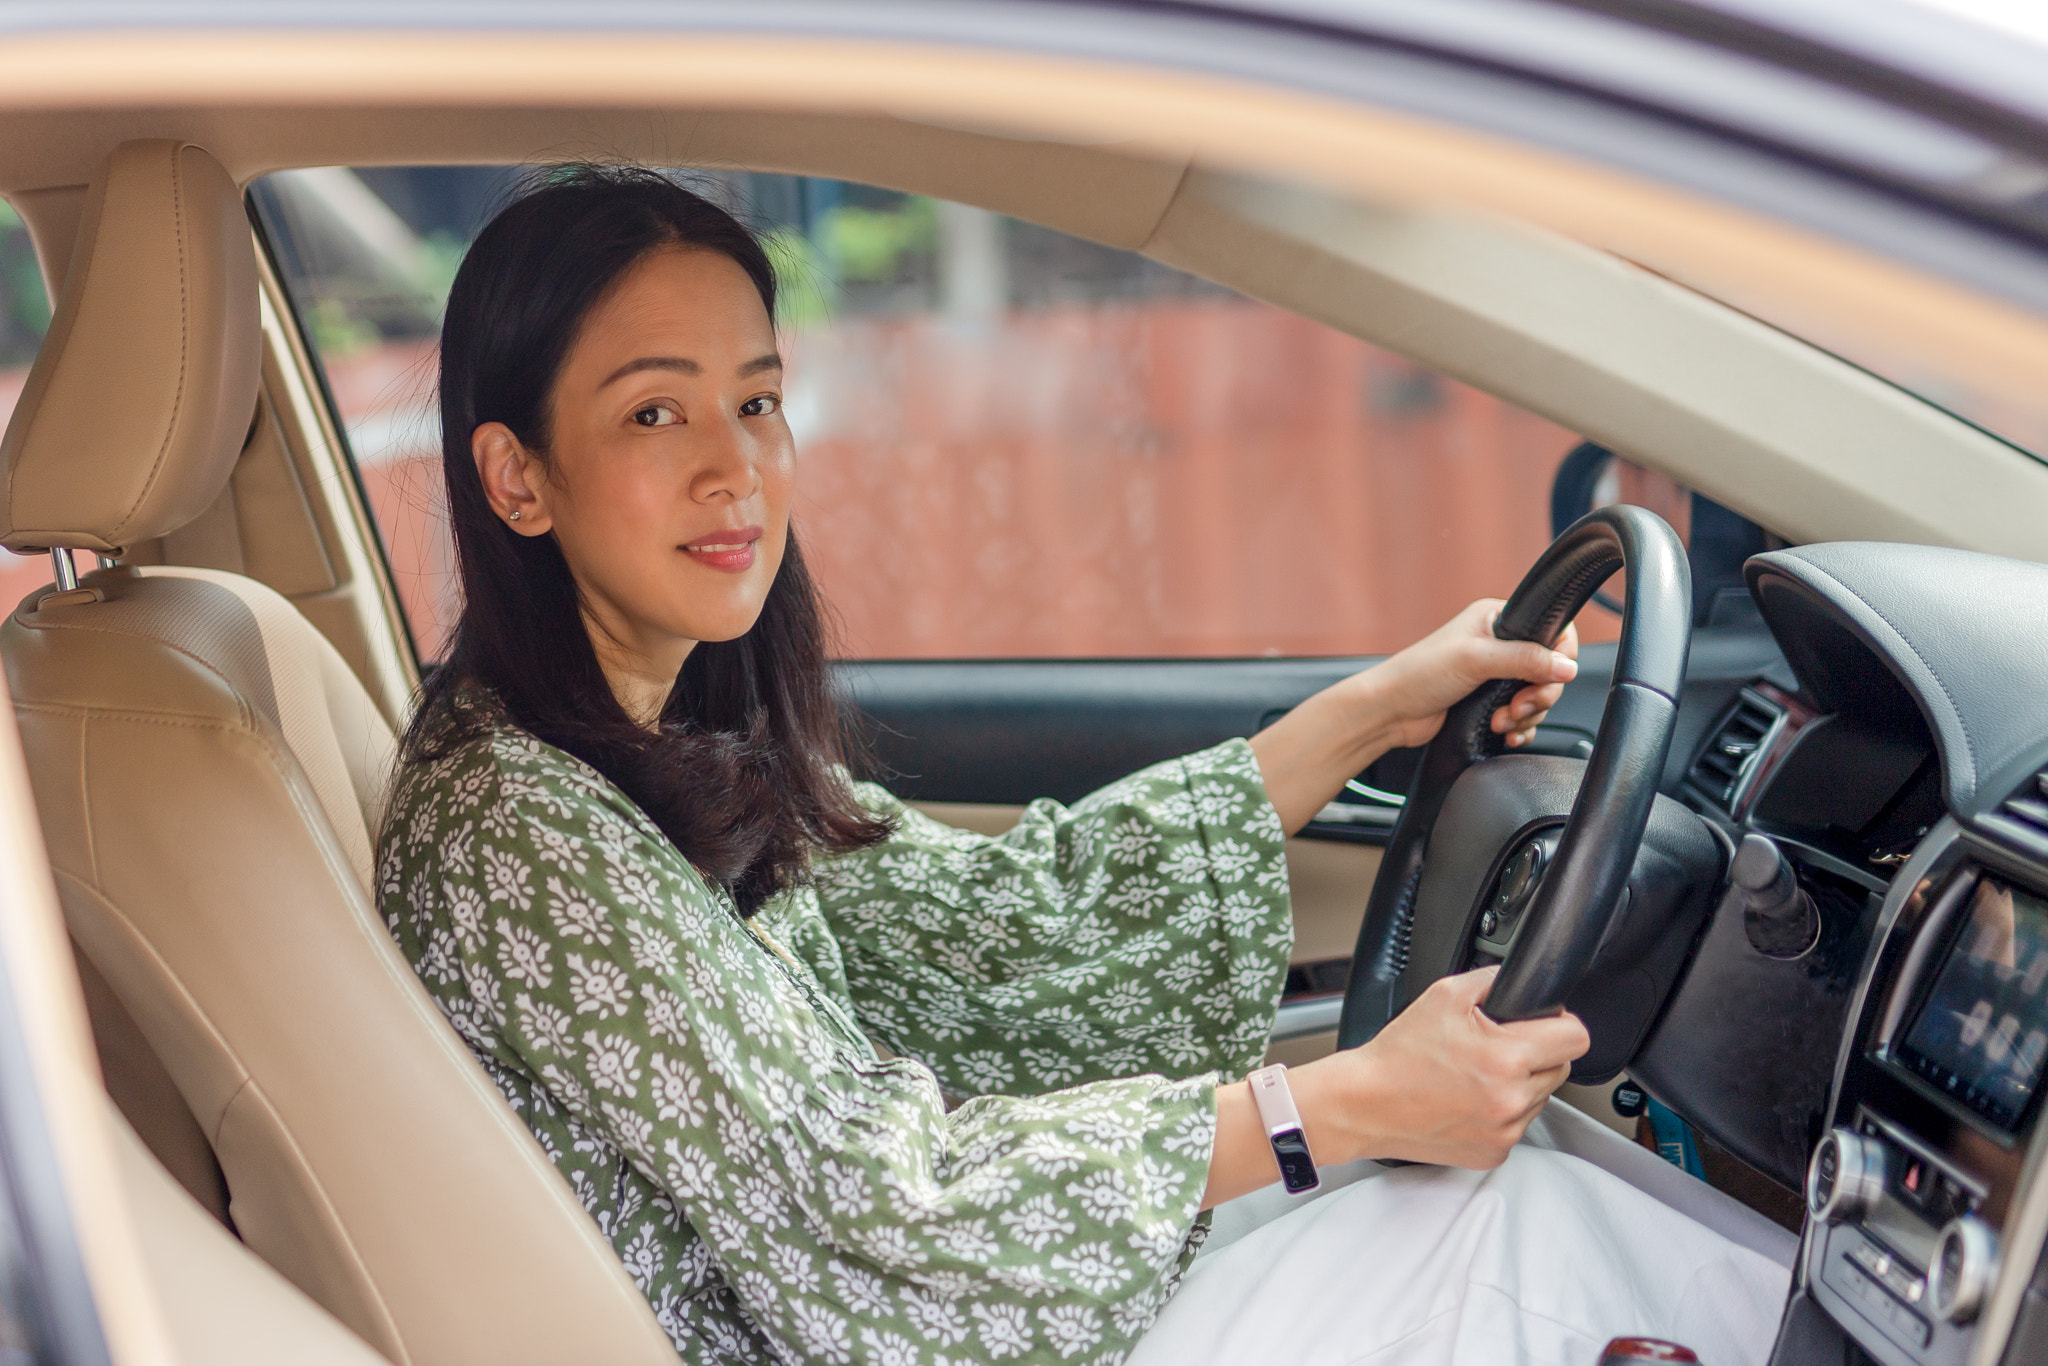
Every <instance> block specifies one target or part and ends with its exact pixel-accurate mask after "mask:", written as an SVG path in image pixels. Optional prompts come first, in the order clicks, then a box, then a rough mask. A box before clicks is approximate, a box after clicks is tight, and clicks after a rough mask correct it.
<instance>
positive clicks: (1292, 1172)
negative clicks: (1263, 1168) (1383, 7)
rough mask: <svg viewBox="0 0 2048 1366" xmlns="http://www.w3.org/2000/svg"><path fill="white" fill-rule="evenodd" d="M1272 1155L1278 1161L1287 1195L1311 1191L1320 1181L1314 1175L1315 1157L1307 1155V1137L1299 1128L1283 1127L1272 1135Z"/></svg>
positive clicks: (1281, 1179)
mask: <svg viewBox="0 0 2048 1366" xmlns="http://www.w3.org/2000/svg"><path fill="white" fill-rule="evenodd" d="M1273 1156H1274V1157H1276V1158H1278V1159H1279V1161H1280V1181H1281V1184H1283V1185H1285V1186H1286V1187H1287V1193H1288V1194H1289V1195H1299V1194H1301V1193H1302V1192H1303V1191H1312V1190H1314V1189H1315V1188H1316V1187H1317V1186H1318V1185H1320V1184H1321V1182H1320V1181H1319V1180H1318V1178H1317V1177H1316V1164H1315V1159H1314V1158H1312V1157H1310V1156H1309V1155H1308V1139H1307V1138H1305V1137H1303V1136H1302V1132H1301V1130H1299V1129H1283V1130H1281V1131H1280V1132H1279V1133H1277V1134H1274V1135H1273Z"/></svg>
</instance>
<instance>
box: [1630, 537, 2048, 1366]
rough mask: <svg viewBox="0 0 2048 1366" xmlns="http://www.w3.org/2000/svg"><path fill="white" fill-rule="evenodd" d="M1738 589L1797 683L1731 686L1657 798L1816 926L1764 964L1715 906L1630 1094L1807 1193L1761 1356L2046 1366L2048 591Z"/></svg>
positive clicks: (1896, 563)
mask: <svg viewBox="0 0 2048 1366" xmlns="http://www.w3.org/2000/svg"><path fill="white" fill-rule="evenodd" d="M1747 574H1748V579H1749V585H1750V589H1751V593H1752V596H1753V597H1754V598H1755V600H1756V602H1757V604H1758V607H1759V609H1760V611H1761V612H1762V614H1763V616H1764V619H1765V622H1766V624H1767V625H1768V626H1769V627H1770V629H1771V632H1772V634H1773V636H1774V637H1775V638H1776V640H1777V642H1778V644H1779V647H1780V648H1781V650H1782V651H1783V653H1784V655H1785V659H1786V662H1787V664H1788V665H1789V666H1790V668H1791V671H1792V673H1793V675H1794V676H1795V677H1796V679H1797V686H1796V687H1794V688H1786V687H1783V686H1780V685H1779V684H1776V683H1773V682H1771V681H1770V680H1768V679H1765V678H1758V679H1756V680H1753V681H1752V682H1751V683H1750V684H1749V685H1748V686H1746V687H1743V688H1742V689H1740V691H1739V692H1738V694H1737V696H1736V697H1735V699H1734V701H1733V702H1732V703H1731V704H1729V705H1728V706H1727V707H1726V709H1725V710H1724V711H1723V713H1722V715H1721V716H1720V717H1719V718H1718V719H1717V720H1716V721H1715V722H1714V724H1713V725H1712V726H1711V727H1710V728H1709V729H1708V731H1707V734H1706V738H1705V740H1704V741H1703V742H1702V743H1701V744H1700V745H1699V746H1698V747H1697V748H1696V750H1695V751H1694V753H1693V754H1692V755H1691V756H1690V758H1689V762H1688V763H1687V765H1686V767H1685V770H1684V774H1683V777H1682V779H1681V781H1680V784H1679V796H1680V798H1681V800H1683V801H1684V802H1685V803H1686V805H1688V806H1690V807H1691V808H1692V809H1693V810H1694V812H1695V813H1697V814H1698V815H1699V816H1701V817H1702V818H1703V819H1705V820H1706V821H1708V822H1709V823H1710V824H1711V825H1713V826H1714V827H1715V828H1716V829H1717V830H1718V831H1720V832H1721V833H1722V834H1723V835H1724V836H1726V837H1727V839H1728V841H1729V842H1730V846H1731V847H1733V846H1734V845H1736V844H1740V843H1741V842H1742V841H1743V840H1744V839H1745V837H1748V836H1758V835H1760V836H1766V837H1768V838H1769V840H1771V841H1772V842H1773V843H1774V844H1775V845H1776V847H1777V849H1778V850H1779V851H1780V853H1781V855H1782V858H1783V860H1784V862H1785V863H1786V864H1787V865H1789V867H1790V869H1791V870H1792V873H1793V875H1794V877H1795V879H1796V885H1797V888H1798V891H1799V893H1800V894H1801V895H1802V896H1803V897H1805V898H1807V899H1809V900H1810V902H1811V905H1812V907H1813V910H1814V912H1815V913H1816V914H1817V916H1818V919H1819V927H1818V930H1817V933H1816V934H1815V935H1814V936H1813V937H1812V938H1811V941H1810V947H1807V948H1805V949H1804V951H1800V952H1794V953H1791V954H1780V955H1777V956H1773V955H1772V954H1769V953H1765V952H1761V951H1760V950H1759V948H1758V943H1759V942H1760V941H1758V940H1757V937H1756V934H1755V928H1754V925H1753V924H1746V923H1745V919H1744V911H1743V908H1742V904H1741V898H1740V896H1739V894H1738V893H1739V889H1735V888H1731V889H1730V891H1729V892H1728V893H1727V894H1726V896H1725V897H1724V899H1723V901H1722V904H1721V905H1720V906H1719V907H1717V909H1716V911H1715V913H1714V914H1713V915H1712V917H1711V918H1710V919H1709V921H1708V923H1707V926H1706V928H1705V929H1704V930H1703V931H1702V933H1701V936H1700V940H1699V943H1698V945H1697V946H1696V948H1695V950H1694V954H1693V959H1692V961H1691V964H1690V965H1689V967H1688V969H1687V972H1686V976H1685V977H1684V979H1683V980H1682V981H1681V982H1680V983H1679V985H1678V986H1677V988H1676V989H1675V990H1674V991H1673V993H1672V995H1671V997H1670V999H1669V1000H1668V1001H1667V1003H1666V1006H1665V1008H1664V1010H1663V1012H1662V1014H1661V1016H1660V1018H1659V1021H1658V1023H1657V1025H1656V1026H1655V1028H1654V1029H1653V1031H1652V1032H1651V1034H1650V1035H1649V1037H1648V1038H1647V1040H1646V1041H1645V1043H1644V1045H1643V1047H1642V1048H1641V1050H1640V1052H1639V1054H1638V1056H1637V1057H1636V1058H1635V1060H1634V1061H1632V1062H1631V1064H1630V1072H1631V1073H1632V1075H1633V1076H1634V1077H1635V1078H1636V1079H1637V1080H1638V1081H1640V1082H1642V1083H1643V1084H1644V1085H1645V1086H1646V1087H1648V1088H1649V1089H1650V1090H1651V1092H1652V1093H1653V1094H1656V1095H1658V1096H1659V1097H1660V1098H1661V1099H1663V1100H1664V1101H1665V1102H1666V1103H1667V1104H1669V1105H1671V1106H1672V1107H1673V1108H1674V1109H1677V1110H1679V1111H1680V1113H1682V1114H1684V1115H1685V1117H1686V1118H1687V1119H1689V1120H1691V1121H1692V1122H1693V1123H1694V1124H1695V1126H1696V1127H1698V1128H1699V1129H1700V1130H1701V1131H1702V1132H1704V1133H1705V1134H1706V1135H1707V1136H1708V1137H1709V1138H1710V1139H1712V1140H1713V1141H1714V1142H1715V1143H1717V1144H1719V1145H1720V1146H1722V1147H1724V1148H1726V1149H1727V1150H1728V1151H1730V1152H1732V1153H1733V1154H1734V1155H1735V1156H1736V1157H1738V1158H1740V1159H1741V1160H1742V1161H1744V1162H1745V1163H1747V1164H1748V1165H1750V1166H1751V1167H1754V1168H1756V1169H1757V1170H1758V1171H1761V1172H1763V1173H1764V1174H1765V1175H1767V1176H1770V1177H1772V1178H1773V1179H1774V1180H1776V1181H1778V1182H1779V1183H1780V1184H1781V1185H1785V1186H1789V1187H1794V1188H1798V1189H1802V1190H1803V1192H1804V1195H1805V1198H1806V1207H1807V1215H1806V1220H1805V1228H1804V1236H1803V1239H1802V1243H1801V1250H1800V1260H1799V1266H1798V1271H1797V1278H1796V1281H1795V1294H1794V1298H1793V1302H1792V1306H1791V1309H1790V1310H1789V1311H1788V1316H1787V1320H1786V1325H1785V1329H1784V1336H1783V1337H1782V1339H1781V1341H1780V1344H1779V1349H1778V1354H1777V1356H1776V1357H1775V1358H1774V1361H1775V1362H1778V1363H1782V1364H1783V1366H1791V1364H1792V1363H1799V1362H1805V1361H1809V1360H1828V1361H1857V1360H1866V1359H1867V1360H1872V1361H1877V1362H1882V1363H1886V1366H1921V1363H1955V1364H1956V1366H1964V1363H1971V1364H1972V1366H1990V1363H1992V1362H1997V1361H2003V1362H2014V1363H2016V1362H2019V1361H2034V1360H2048V1268H2044V1267H2043V1265H2042V1247H2043V1243H2044V1239H2048V1122H2044V1120H2043V1117H2042V1110H2043V1102H2042V1091H2043V1089H2044V1079H2048V630H2044V629H2043V625H2042V623H2044V622H2048V567H2044V566H2041V565H2034V564H2025V563H2021V562H2017V561H2010V560H2000V559H1995V558H1993V557H1989V556H1980V555H1971V554H1967V553H1965V552H1960V551H1948V550H1939V549H1934V548H1930V547H1914V546H1893V545H1862V544H1839V545H1819V546H1807V547H1801V548H1798V549H1794V550H1787V551H1776V552H1772V553H1770V554H1767V555H1763V556H1759V557H1757V558H1755V559H1753V560H1751V561H1750V563H1749V566H1748V570H1747ZM1997 1344H2009V1345H2008V1346H2007V1347H2006V1348H2005V1350H2004V1353H2003V1355H2002V1356H2001V1355H1997V1354H1996V1345H1997Z"/></svg>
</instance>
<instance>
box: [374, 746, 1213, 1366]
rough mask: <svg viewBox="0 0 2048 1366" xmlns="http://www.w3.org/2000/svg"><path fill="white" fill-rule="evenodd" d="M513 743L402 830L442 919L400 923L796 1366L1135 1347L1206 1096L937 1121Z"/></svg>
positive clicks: (798, 981)
mask: <svg viewBox="0 0 2048 1366" xmlns="http://www.w3.org/2000/svg"><path fill="white" fill-rule="evenodd" d="M518 743H520V742H506V741H500V742H499V749H500V753H499V754H498V756H497V762H496V764H495V765H494V767H493V768H492V770H491V772H490V773H489V774H487V775H485V776H484V777H482V778H476V779H473V780H461V781H457V782H456V783H455V784H454V785H453V786H454V787H455V789H456V790H457V791H458V792H460V793H464V794H466V796H464V797H463V798H462V799H461V800H460V801H458V802H457V803H454V804H451V806H450V807H449V808H448V809H447V810H446V811H445V812H444V813H442V814H438V815H436V814H433V813H429V812H426V811H425V809H424V808H423V809H422V814H421V815H419V816H418V817H416V818H415V820H414V821H413V822H412V825H411V827H410V828H409V829H407V830H406V831H405V832H404V833H403V834H402V835H401V836H400V838H401V839H402V840H403V841H405V842H407V843H408V844H409V845H410V846H411V849H410V851H409V852H408V851H406V850H401V854H400V861H401V862H402V863H404V864H406V865H408V866H411V867H414V868H422V867H428V866H431V867H432V868H433V869H434V876H435V877H436V878H437V879H438V881H439V886H438V887H437V888H434V889H432V891H429V890H428V889H426V888H424V887H422V888H417V889H415V890H414V891H413V892H412V893H410V894H409V896H408V899H412V898H413V897H419V898H421V899H424V900H428V901H432V902H434V903H435V904H438V905H440V906H442V907H445V908H446V913H445V920H446V922H447V923H445V924H444V923H442V921H443V919H444V917H443V916H436V917H434V918H433V919H432V920H431V921H424V920H422V919H420V918H415V919H413V920H412V921H411V922H410V923H409V924H404V925H400V926H399V927H398V928H399V929H400V933H401V937H403V936H404V935H406V934H414V935H424V936H425V937H426V938H427V940H428V941H429V942H426V943H423V944H420V945H411V946H408V953H409V955H410V956H412V957H413V958H414V960H415V962H417V963H420V964H422V965H423V966H422V974H423V977H424V978H425V979H426V982H427V985H428V987H429V990H430V991H433V992H434V993H435V994H436V995H437V996H440V997H442V998H443V1000H444V1009H449V1011H450V1014H451V1015H452V1016H454V1017H455V1019H456V1023H457V1026H458V1028H461V1029H463V1032H464V1033H465V1034H467V1035H468V1036H469V1037H470V1038H471V1040H472V1042H473V1043H475V1044H476V1045H477V1046H479V1047H481V1048H483V1049H485V1050H486V1051H487V1052H489V1053H491V1054H493V1055H494V1056H495V1057H496V1059H497V1060H498V1061H499V1062H501V1063H504V1064H505V1065H508V1066H511V1067H515V1068H518V1069H520V1070H521V1071H522V1072H524V1073H526V1074H528V1075H531V1076H533V1077H536V1078H537V1079H538V1080H539V1082H540V1083H541V1085H542V1086H543V1087H544V1088H545V1089H546V1090H547V1091H548V1092H549V1094H550V1095H551V1096H552V1097H553V1098H554V1099H555V1100H556V1101H557V1102H559V1103H560V1104H561V1105H563V1106H564V1107H566V1108H567V1109H568V1110H569V1111H571V1112H572V1113H573V1114H574V1115H575V1116H576V1117H577V1119H578V1120H579V1121H580V1122H582V1123H583V1124H585V1125H586V1126H588V1127H590V1128H592V1129H593V1130H595V1131H596V1132H598V1133H601V1134H602V1135H604V1136H605V1137H606V1138H607V1139H609V1140H610V1141H611V1142H612V1143H614V1144H615V1145H617V1147H618V1148H619V1149H620V1150H621V1151H622V1152H623V1153H624V1154H625V1156H626V1158H627V1160H628V1161H630V1162H631V1163H632V1164H633V1165H634V1167H635V1168H636V1169H638V1170H639V1171H640V1173H641V1174H642V1175H644V1176H645V1177H646V1178H648V1179H649V1180H650V1181H652V1182H654V1183H655V1184H656V1185H657V1186H659V1187H661V1188H662V1189H663V1190H665V1191H666V1192H667V1193H668V1194H669V1195H670V1196H671V1197H672V1198H673V1199H674V1200H675V1202H676V1203H677V1205H678V1206H679V1207H680V1209H681V1210H682V1212H683V1214H684V1216H685V1217H686V1218H687V1219H688V1220H689V1222H690V1224H691V1226H692V1227H694V1228H695V1229H696V1230H697V1232H698V1233H699V1234H700V1235H701V1236H702V1237H703V1238H704V1239H705V1240H706V1242H707V1243H708V1245H709V1247H710V1249H711V1252H712V1256H713V1257H714V1259H715V1260H716V1262H717V1264H718V1266H719V1268H720V1269H721V1271H722V1272H723V1273H724V1275H725V1277H726V1280H727V1281H728V1283H729V1284H730V1285H731V1287H732V1288H733V1291H734V1293H735V1294H736V1295H737V1296H738V1298H739V1300H740V1302H741V1304H742V1305H743V1306H744V1308H745V1310H746V1312H747V1314H748V1316H749V1317H750V1318H751V1319H752V1320H753V1322H754V1323H755V1324H756V1326H758V1327H759V1328H760V1329H761V1330H762V1331H763V1332H764V1333H765V1334H767V1335H768V1337H769V1338H770V1339H771V1341H773V1342H774V1344H775V1345H776V1346H777V1348H778V1350H779V1352H780V1353H782V1354H783V1355H785V1356H787V1357H788V1358H790V1359H801V1360H804V1361H813V1362H829V1363H854V1362H872V1361H902V1362H930V1363H934V1364H935V1366H936V1363H941V1362H945V1361H954V1362H959V1361H965V1360H1006V1361H1007V1360H1016V1361H1023V1362H1072V1361H1075V1360H1077V1359H1078V1360H1080V1361H1092V1360H1095V1359H1097V1358H1098V1357H1100V1356H1103V1355H1110V1356H1115V1355H1120V1354H1121V1352H1122V1350H1123V1349H1124V1348H1126V1347H1127V1346H1128V1345H1129V1343H1130V1341H1131V1340H1132V1339H1133V1338H1134V1337H1135V1336H1136V1335H1137V1334H1138V1333H1139V1332H1141V1331H1142V1330H1143V1329H1144V1327H1145V1326H1147V1325H1148V1324H1149V1323H1150V1321H1151V1319H1152V1318H1153V1317H1154V1315H1155V1314H1156V1313H1157V1310H1158V1306H1159V1305H1160V1304H1161V1303H1162V1302H1163V1301H1164V1299H1165V1297H1166V1295H1167V1294H1168V1293H1169V1291H1170V1289H1171V1287H1172V1285H1173V1283H1174V1281H1175V1280H1176V1279H1177V1277H1178V1275H1179V1272H1180V1270H1181V1269H1182V1268H1183V1267H1184V1265H1185V1262H1186V1260H1187V1258H1188V1257H1189V1256H1191V1255H1192V1252H1191V1243H1190V1239H1189V1232H1190V1229H1191V1227H1192V1226H1193V1225H1194V1224H1195V1222H1196V1215H1197V1212H1198V1209H1199V1206H1200V1203H1201V1196H1202V1190H1203V1186H1204V1183H1205V1180H1206V1174H1207V1168H1208V1162H1209V1155H1210V1150H1211V1147H1212V1144H1213V1139H1214V1129H1215V1106H1214V1099H1213V1094H1212V1090H1211V1088H1212V1086H1213V1085H1214V1084H1215V1082H1216V1081H1217V1080H1218V1078H1216V1077H1204V1076H1196V1077H1191V1078H1187V1079H1184V1080H1167V1079H1165V1078H1162V1077H1157V1076H1151V1077H1134V1078H1128V1079H1125V1080H1120V1081H1104V1082H1098V1083H1095V1084H1091V1085H1087V1086H1081V1087H1076V1088H1073V1089H1070V1090H1066V1091H1061V1092H1058V1093H1055V1094H1049V1095H1043V1096H1037V1097H1033V1098H1022V1099H1018V1098H1003V1097H987V1098H983V1099H978V1100H973V1101H970V1102H968V1103H967V1104H965V1105H962V1106H960V1107H959V1108H958V1109H956V1110H954V1111H952V1112H951V1113H948V1112H947V1110H946V1106H945V1101H944V1099H943V1097H942V1094H941V1092H940V1088H939V1085H938V1083H937V1081H936V1080H935V1078H934V1077H933V1075H932V1073H931V1071H930V1070H929V1069H928V1068H926V1067H925V1066H923V1065H922V1064H920V1063H918V1062H915V1061H913V1060H910V1059H907V1058H891V1059H882V1058H879V1057H877V1056H876V1055H875V1053H874V1051H873V1050H872V1048H870V1047H869V1046H868V1045H867V1044H866V1042H865V1041H864V1040H862V1039H861V1038H860V1036H859V1034H858V1032H857V1031H855V1030H853V1029H852V1028H851V1026H848V1025H843V1024H840V1023H838V1022H837V1020H836V1019H835V1010H836V1007H835V1006H834V1005H833V1003H832V1002H831V1000H830V998H829V996H827V995H826V994H825V993H824V992H823V991H822V989H821V988H820V987H819V985H818V984H817V982H816V981H815V979H814V978H813V977H812V976H811V975H810V974H809V973H807V972H805V971H804V970H803V969H802V968H801V967H799V966H798V965H797V964H796V963H795V962H794V961H792V960H786V959H784V958H783V957H781V956H779V955H778V954H776V953H775V952H774V951H772V948H771V947H770V946H768V945H764V944H763V943H762V942H761V941H760V940H758V939H757V938H756V937H755V936H754V934H753V933H752V932H751V931H750V930H749V929H748V927H747V926H746V925H744V924H743V923H742V922H741V921H740V920H739V919H738V917H737V916H736V915H735V914H734V913H733V911H732V910H731V908H730V906H729V904H728V903H726V902H725V901H723V899H722V898H719V897H716V896H714V895H713V894H712V893H711V892H710V891H709V890H708V889H707V888H706V886H705V885H704V884H703V882H702V881H701V880H700V879H699V878H698V877H697V876H696V875H695V873H694V872H693V871H692V870H691V869H690V868H689V867H688V865H687V864H685V863H684V862H683V861H682V860H681V858H680V857H678V856H677V855H676V853H675V851H674V849H673V847H672V846H669V845H668V844H667V843H666V841H664V840H662V839H661V838H660V836H659V832H658V831H655V830H654V828H653V827H652V826H651V824H649V823H648V822H647V821H646V818H645V817H644V816H643V815H642V814H641V813H639V812H638V811H637V809H635V808H633V807H632V806H631V804H630V803H629V802H627V801H626V800H625V799H624V798H623V797H621V796H619V795H618V794H617V793H616V792H614V791H611V790H610V789H609V788H607V787H605V786H604V785H602V784H600V783H598V782H597V781H595V780H594V779H592V780H590V781H588V782H584V783H581V784H580V785H574V786H572V785H569V784H565V783H563V782H561V781H560V780H559V778H557V779H555V780H552V781H548V780H543V779H540V778H536V777H535V776H534V774H533V772H532V771H531V770H530V769H529V767H528V765H527V758H526V756H524V755H522V754H520V753H518V752H516V751H515V752H511V753H507V752H506V751H507V747H508V746H516V745H517V744H518ZM464 803H469V804H470V805H469V806H468V809H467V810H465V809H463V805H464ZM427 848H431V849H432V850H433V851H434V854H433V857H432V858H431V859H428V858H426V857H425V856H424V855H423V854H422V852H421V851H422V850H424V849H427ZM415 904H417V902H415ZM450 996H460V997H462V998H463V999H462V1001H461V1002H460V1005H459V1006H457V1007H455V1008H450V1005H449V1003H448V1001H447V998H448V997H450Z"/></svg>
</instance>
